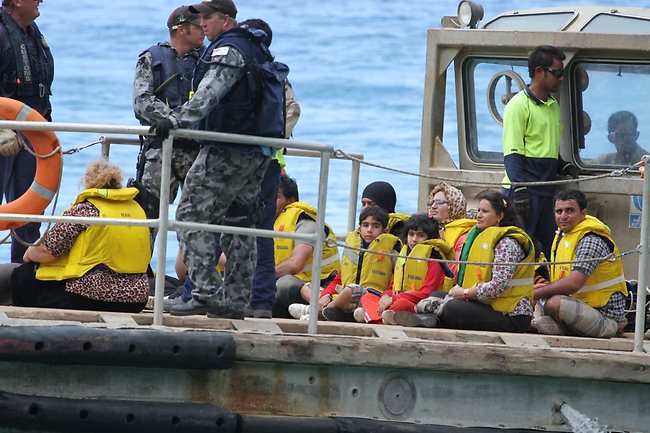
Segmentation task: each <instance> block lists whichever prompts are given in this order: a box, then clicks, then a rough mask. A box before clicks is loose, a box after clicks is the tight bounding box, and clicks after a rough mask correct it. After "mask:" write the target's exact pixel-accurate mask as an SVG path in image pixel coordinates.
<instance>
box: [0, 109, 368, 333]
mask: <svg viewBox="0 0 650 433" xmlns="http://www.w3.org/2000/svg"><path fill="white" fill-rule="evenodd" d="M0 128H7V129H13V130H19V131H20V130H32V131H64V132H86V133H96V134H124V135H153V134H152V133H150V132H149V128H148V127H145V126H119V125H104V124H79V123H58V122H56V123H55V122H52V123H50V122H21V121H5V120H0ZM175 137H180V138H189V139H198V140H207V141H224V142H229V143H237V144H243V145H247V146H269V147H274V148H284V147H286V148H289V149H297V150H302V151H313V152H316V153H317V154H318V155H320V159H321V164H320V173H319V183H318V185H319V186H318V203H317V207H316V208H317V210H318V213H317V217H316V226H317V227H321V228H324V226H325V211H326V201H327V182H328V178H329V161H330V157H331V155H332V154H333V152H334V147H333V146H332V145H327V144H319V143H312V142H308V141H301V140H285V139H281V138H267V137H256V136H246V135H237V134H227V133H221V132H208V131H196V130H188V129H175V130H172V131H171V133H170V136H169V137H168V138H167V139H166V140H164V141H163V144H162V150H163V152H162V167H161V188H160V209H159V211H160V215H159V218H158V219H152V220H147V222H143V221H142V220H129V219H123V220H120V221H119V223H118V221H110V220H103V221H97V220H96V219H92V220H90V221H88V220H84V219H83V218H77V217H46V216H36V215H25V214H20V215H19V214H6V213H0V219H4V220H7V221H10V220H12V221H13V220H21V221H25V220H27V221H64V220H74V221H76V222H82V221H83V222H86V223H92V224H98V223H101V224H109V225H112V224H133V225H145V226H148V227H157V228H158V235H157V236H158V239H157V243H158V259H157V264H156V279H155V302H154V314H153V324H154V325H156V326H161V325H163V320H162V313H163V311H162V303H163V296H164V283H165V263H166V255H167V232H168V230H172V229H175V228H191V229H197V230H203V231H212V232H221V233H237V234H244V235H250V236H265V237H283V238H284V237H287V238H293V239H300V240H303V241H306V242H309V243H311V244H313V245H314V258H315V259H314V260H313V263H312V281H311V283H312V297H311V299H312V302H311V304H310V313H311V314H310V320H309V325H308V328H307V329H308V332H309V333H310V334H316V333H317V331H318V330H317V318H318V314H317V311H318V310H317V309H318V290H319V288H320V268H321V262H320V257H321V256H322V252H323V243H324V229H321V230H319V231H318V232H317V233H314V234H313V235H306V234H305V235H300V234H296V233H279V232H274V231H272V230H260V229H247V228H241V227H230V226H221V225H210V224H199V223H191V222H180V221H169V215H168V209H169V179H170V176H171V154H172V152H171V150H172V144H173V140H174V138H175ZM138 143H139V142H138ZM102 152H103V154H105V155H108V153H109V147H108V145H104V144H103V146H102ZM355 205H356V202H355Z"/></svg>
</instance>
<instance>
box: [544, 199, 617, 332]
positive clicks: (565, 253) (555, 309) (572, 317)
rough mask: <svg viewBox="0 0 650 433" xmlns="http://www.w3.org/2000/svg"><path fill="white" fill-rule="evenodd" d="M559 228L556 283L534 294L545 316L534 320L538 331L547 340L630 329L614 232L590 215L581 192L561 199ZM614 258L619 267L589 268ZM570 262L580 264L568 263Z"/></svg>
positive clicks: (607, 264)
mask: <svg viewBox="0 0 650 433" xmlns="http://www.w3.org/2000/svg"><path fill="white" fill-rule="evenodd" d="M555 222H556V223H557V226H558V229H559V230H558V231H557V232H556V235H555V239H554V241H553V248H552V250H551V266H550V268H551V282H550V283H542V284H536V285H535V289H534V297H535V299H536V300H541V301H542V303H543V306H544V314H545V315H543V316H541V317H539V318H536V319H534V320H533V326H534V327H536V328H537V330H538V331H539V332H540V333H542V334H554V335H563V334H571V335H582V336H587V337H598V338H611V337H613V336H615V335H616V334H617V333H618V331H619V330H620V329H622V328H623V327H624V326H625V324H626V323H627V321H626V319H625V297H626V296H627V287H626V284H625V277H624V273H623V264H622V263H621V259H620V258H618V257H617V256H618V254H619V250H618V247H617V246H616V244H615V243H614V240H613V239H612V237H611V235H610V230H609V227H607V226H606V225H605V224H603V223H602V222H601V221H599V220H598V219H597V218H594V217H592V216H590V215H587V199H586V197H585V195H584V194H583V193H582V192H580V191H577V190H566V191H560V192H559V193H557V194H556V195H555ZM612 253H613V254H614V256H615V257H616V258H615V259H614V260H613V261H610V260H602V261H597V262H596V261H592V262H585V260H588V259H595V258H601V257H602V258H604V257H608V256H609V255H610V254H612ZM567 261H569V262H577V263H573V264H571V263H569V264H563V263H562V262H567ZM555 263H557V264H555Z"/></svg>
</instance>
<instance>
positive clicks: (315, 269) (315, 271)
mask: <svg viewBox="0 0 650 433" xmlns="http://www.w3.org/2000/svg"><path fill="white" fill-rule="evenodd" d="M329 168H330V153H328V152H323V153H322V154H321V160H320V181H319V183H318V213H317V215H316V230H318V231H319V232H318V237H317V239H316V244H315V245H314V256H313V257H314V260H313V264H312V267H311V300H310V302H309V324H308V325H307V333H309V334H317V333H318V324H317V322H318V299H319V296H318V295H319V294H320V272H321V259H322V257H323V241H324V239H325V203H326V202H327V178H328V174H329Z"/></svg>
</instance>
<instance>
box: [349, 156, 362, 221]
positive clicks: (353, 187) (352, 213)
mask: <svg viewBox="0 0 650 433" xmlns="http://www.w3.org/2000/svg"><path fill="white" fill-rule="evenodd" d="M360 170H361V163H360V162H359V161H356V160H354V159H353V160H352V173H351V175H350V203H349V204H348V231H349V232H351V231H353V230H354V229H355V228H356V226H357V194H358V193H359V171H360Z"/></svg>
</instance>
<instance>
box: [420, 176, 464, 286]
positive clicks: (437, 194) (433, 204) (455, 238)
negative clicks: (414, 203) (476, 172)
mask: <svg viewBox="0 0 650 433" xmlns="http://www.w3.org/2000/svg"><path fill="white" fill-rule="evenodd" d="M427 212H428V214H429V216H430V217H431V218H433V219H435V220H436V221H437V222H438V226H439V227H440V237H441V238H442V239H444V240H445V241H446V242H447V244H448V245H449V246H450V247H452V248H453V249H454V252H455V256H456V260H458V258H459V257H460V251H461V248H462V247H463V242H464V241H465V238H466V237H467V233H468V232H469V231H470V230H471V228H472V227H474V226H475V225H476V220H473V219H470V218H466V214H467V200H465V196H464V195H463V193H462V192H461V190H459V189H458V188H455V187H453V186H451V185H449V184H447V183H445V182H440V183H439V184H438V185H436V186H435V187H433V189H432V190H431V193H430V194H429V198H428V200H427ZM449 269H450V270H451V271H452V272H453V273H454V274H456V273H457V272H458V265H457V264H450V266H449Z"/></svg>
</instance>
